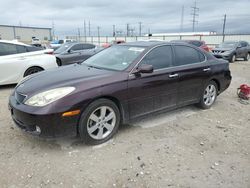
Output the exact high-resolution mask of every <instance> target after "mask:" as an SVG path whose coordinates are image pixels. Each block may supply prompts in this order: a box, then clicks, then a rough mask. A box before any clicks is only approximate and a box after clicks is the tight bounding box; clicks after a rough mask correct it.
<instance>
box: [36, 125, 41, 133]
mask: <svg viewBox="0 0 250 188" xmlns="http://www.w3.org/2000/svg"><path fill="white" fill-rule="evenodd" d="M36 132H37V133H38V134H40V133H41V129H40V127H38V126H36Z"/></svg>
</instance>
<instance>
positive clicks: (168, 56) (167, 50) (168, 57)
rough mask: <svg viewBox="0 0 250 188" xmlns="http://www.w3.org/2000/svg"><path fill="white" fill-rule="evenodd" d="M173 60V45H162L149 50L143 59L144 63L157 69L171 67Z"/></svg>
mask: <svg viewBox="0 0 250 188" xmlns="http://www.w3.org/2000/svg"><path fill="white" fill-rule="evenodd" d="M172 60H173V56H172V49H171V46H160V47H157V48H155V49H153V50H152V51H151V52H149V53H148V54H147V55H146V56H145V57H144V59H143V60H142V63H143V64H148V65H152V66H153V67H154V69H155V70H157V69H162V68H167V67H170V66H171V65H172Z"/></svg>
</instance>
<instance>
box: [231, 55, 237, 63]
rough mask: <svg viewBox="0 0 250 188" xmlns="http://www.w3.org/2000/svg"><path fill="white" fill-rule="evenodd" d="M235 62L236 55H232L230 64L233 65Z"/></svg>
mask: <svg viewBox="0 0 250 188" xmlns="http://www.w3.org/2000/svg"><path fill="white" fill-rule="evenodd" d="M235 61H236V55H235V54H234V55H233V56H232V57H231V59H230V60H229V62H230V63H234V62H235Z"/></svg>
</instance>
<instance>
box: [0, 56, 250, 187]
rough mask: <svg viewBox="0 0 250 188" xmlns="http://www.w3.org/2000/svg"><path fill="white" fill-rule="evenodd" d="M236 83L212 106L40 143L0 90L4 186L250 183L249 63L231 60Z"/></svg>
mask: <svg viewBox="0 0 250 188" xmlns="http://www.w3.org/2000/svg"><path fill="white" fill-rule="evenodd" d="M230 66H231V71H232V76H233V81H232V84H231V86H230V88H229V89H228V90H227V91H225V92H224V93H223V94H221V95H220V96H219V97H218V98H217V102H216V104H215V105H214V106H213V107H212V108H211V109H209V110H200V109H198V108H196V107H195V106H188V107H185V108H181V109H178V110H175V111H171V112H168V113H163V114H159V115H157V116H152V117H147V118H146V119H143V120H141V121H138V122H135V123H133V124H132V125H125V126H122V128H121V129H120V130H119V132H118V134H117V135H116V136H115V137H114V138H113V139H112V140H111V141H109V142H107V143H105V144H102V145H98V146H87V145H84V144H83V143H81V142H79V140H78V139H76V138H64V139H57V140H43V139H38V138H37V137H32V136H30V135H27V134H25V133H22V132H21V131H20V130H19V129H18V128H16V127H15V125H14V124H13V122H12V120H11V117H10V113H9V111H8V107H7V102H8V96H9V94H10V93H11V90H12V89H13V86H7V87H1V88H0V187H11V188H12V187H67V188H69V187H81V188H85V187H86V188H88V187H93V188H94V187H101V188H106V187H107V188H111V187H124V188H126V187H128V188H134V187H139V188H140V187H150V188H151V187H152V188H157V187H162V188H166V187H185V188H186V187H192V188H193V187H194V188H196V187H197V188H201V187H202V188H206V187H207V188H214V187H225V188H241V187H242V188H243V187H244V188H249V187H250V104H249V105H244V104H241V103H239V101H238V99H237V96H236V88H237V87H238V86H239V85H240V84H242V83H248V84H250V62H244V61H238V62H236V63H234V64H231V65H230Z"/></svg>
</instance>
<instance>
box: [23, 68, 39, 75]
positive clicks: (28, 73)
mask: <svg viewBox="0 0 250 188" xmlns="http://www.w3.org/2000/svg"><path fill="white" fill-rule="evenodd" d="M40 71H43V69H42V68H41V67H30V68H28V69H27V70H26V71H25V73H24V77H26V76H29V75H31V74H35V73H38V72H40Z"/></svg>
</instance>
